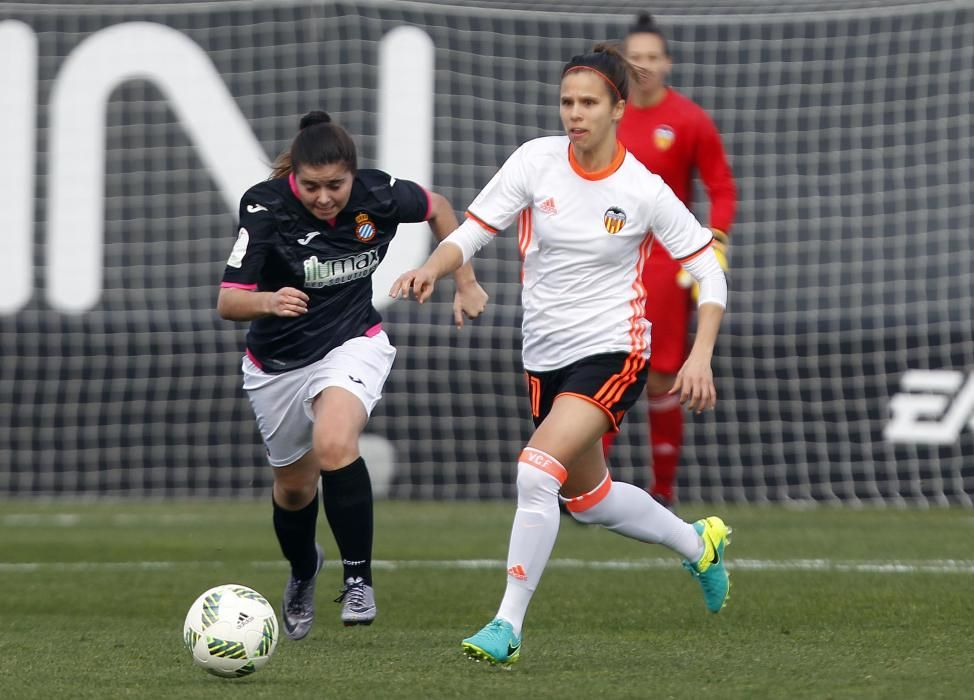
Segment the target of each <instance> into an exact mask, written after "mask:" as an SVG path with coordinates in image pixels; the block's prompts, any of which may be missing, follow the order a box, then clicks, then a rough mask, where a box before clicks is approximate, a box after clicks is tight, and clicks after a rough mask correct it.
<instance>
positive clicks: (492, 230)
mask: <svg viewBox="0 0 974 700" xmlns="http://www.w3.org/2000/svg"><path fill="white" fill-rule="evenodd" d="M466 217H467V218H468V219H473V220H474V221H475V222H477V223H478V224H480V226H481V228H483V229H485V230H487V231H489V232H490V233H493V234H494V235H497V229H496V228H494V227H493V226H491V225H490V224H488V223H487V222H486V221H484V220H483V219H481V218H480V217H479V216H477V215H476V214H474V213H473V212H472V211H468V212H467V213H466Z"/></svg>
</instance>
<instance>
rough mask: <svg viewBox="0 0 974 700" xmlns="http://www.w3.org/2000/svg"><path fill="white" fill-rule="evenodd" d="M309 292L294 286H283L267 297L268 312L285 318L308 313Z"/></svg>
mask: <svg viewBox="0 0 974 700" xmlns="http://www.w3.org/2000/svg"><path fill="white" fill-rule="evenodd" d="M309 300H310V299H309V297H308V295H307V294H305V293H304V292H302V291H301V290H300V289H295V288H294V287H281V288H280V289H278V290H277V291H276V292H272V293H271V294H270V296H269V297H268V299H267V313H269V314H272V315H274V316H283V317H284V318H295V317H296V316H302V315H304V314H306V313H308V301H309Z"/></svg>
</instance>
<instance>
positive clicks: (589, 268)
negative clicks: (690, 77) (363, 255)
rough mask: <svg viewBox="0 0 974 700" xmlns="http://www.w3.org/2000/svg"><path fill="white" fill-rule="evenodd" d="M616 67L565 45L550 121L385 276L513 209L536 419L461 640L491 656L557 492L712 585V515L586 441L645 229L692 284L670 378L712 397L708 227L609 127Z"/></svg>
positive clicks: (713, 323) (426, 292)
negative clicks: (495, 568) (657, 489)
mask: <svg viewBox="0 0 974 700" xmlns="http://www.w3.org/2000/svg"><path fill="white" fill-rule="evenodd" d="M632 70H634V69H633V68H632V67H631V66H630V65H629V64H628V63H627V62H626V61H625V59H624V58H623V57H622V56H621V55H620V54H619V53H618V52H617V51H616V50H615V49H613V48H611V47H608V46H597V47H595V49H594V52H593V53H590V54H585V55H581V56H575V57H574V58H572V60H571V61H570V62H569V63H568V64H567V65H566V66H565V68H564V70H563V71H562V79H561V119H562V123H563V124H564V127H565V131H566V132H567V133H566V135H565V136H553V137H545V138H539V139H534V140H533V141H528V142H527V143H525V144H524V145H522V146H521V147H520V148H519V149H518V150H517V151H515V152H514V154H513V155H511V157H510V158H509V159H508V160H507V162H506V163H505V164H504V165H503V167H502V168H501V169H500V171H498V173H497V174H496V175H495V176H494V178H493V179H492V180H491V181H490V182H489V183H488V184H487V186H486V187H485V188H484V189H483V191H482V192H481V193H480V194H479V195H478V196H477V198H476V199H475V200H474V201H473V203H472V204H471V205H470V208H469V210H468V212H467V220H466V221H465V222H464V223H463V224H462V225H461V226H460V227H459V228H458V229H457V230H456V231H454V232H453V233H452V234H451V235H450V236H449V237H447V238H446V239H445V240H444V241H443V243H441V244H440V245H439V246H438V247H437V248H436V250H435V251H434V252H433V254H432V255H431V256H430V258H429V259H428V260H427V261H426V263H424V265H423V266H422V267H421V268H419V269H418V270H412V271H410V272H407V273H405V274H403V275H402V276H401V277H400V278H399V279H398V280H397V281H396V283H395V284H394V285H393V287H392V289H391V291H390V294H391V295H392V296H393V297H396V296H398V295H399V294H400V293H401V294H402V295H403V296H404V297H405V296H408V295H409V294H410V292H412V293H413V294H414V295H415V297H416V298H417V299H418V300H419V301H420V302H421V303H422V302H423V301H425V300H426V299H428V298H429V296H430V294H431V293H432V291H433V287H434V284H435V282H436V280H438V279H440V278H441V277H443V276H445V275H447V274H449V273H450V272H452V271H453V270H456V269H457V268H459V267H460V266H461V265H463V264H464V263H465V262H466V261H468V260H469V259H470V258H471V257H472V256H473V255H474V253H475V252H476V251H477V250H479V249H480V248H481V247H483V246H484V245H486V244H487V243H488V242H490V240H491V239H492V238H493V237H494V235H495V234H496V233H497V232H498V231H500V230H502V229H504V228H506V227H507V226H509V225H510V224H511V223H513V222H514V220H515V219H517V221H518V238H519V244H520V250H521V254H522V255H523V258H524V289H523V294H522V302H523V306H524V321H523V325H522V330H523V361H524V368H525V370H526V373H527V376H528V385H529V395H530V400H531V413H532V416H533V417H534V422H535V425H536V426H537V430H536V431H535V433H534V435H533V436H532V437H531V440H530V441H529V442H528V444H527V446H526V447H525V448H524V450H523V451H522V452H521V455H520V458H519V460H518V466H517V512H516V514H515V516H514V524H513V528H512V531H511V541H510V548H509V551H508V558H507V589H506V591H505V593H504V598H503V600H502V602H501V605H500V608H499V610H498V612H497V615H496V617H495V619H494V620H492V621H491V622H490V623H488V624H487V625H486V626H485V627H484V628H483V629H481V630H480V631H479V632H478V633H477V634H475V635H473V636H471V637H468V638H467V639H464V640H463V643H462V648H463V650H464V651H465V653H466V654H468V655H469V656H471V657H473V658H476V659H483V660H486V661H489V662H490V663H494V664H503V665H507V664H510V663H513V662H514V661H516V660H517V659H518V657H519V654H520V649H521V626H522V623H523V621H524V615H525V612H526V610H527V607H528V603H529V602H530V600H531V596H532V594H533V593H534V590H535V588H536V587H537V585H538V581H539V580H540V578H541V574H542V572H543V571H544V568H545V565H546V563H547V561H548V557H549V556H550V554H551V550H552V548H553V546H554V543H555V538H556V536H557V534H558V524H559V520H560V518H559V509H558V499H559V497H560V498H561V499H562V500H563V501H564V502H565V503H566V506H567V508H568V510H569V511H570V512H571V514H572V515H573V516H574V517H575V518H576V519H577V520H579V521H581V522H583V523H594V524H599V525H602V526H604V527H606V528H608V529H610V530H612V531H614V532H618V533H619V534H621V535H625V536H627V537H631V538H634V539H637V540H641V541H643V542H649V543H658V544H662V545H665V546H666V547H669V548H670V549H672V550H673V551H675V552H677V553H678V554H680V555H681V556H682V557H683V559H684V565H685V566H686V567H687V568H688V569H689V570H690V572H691V573H692V574H693V575H694V576H695V577H696V578H697V579H698V581H699V582H700V584H701V586H702V588H703V593H704V599H705V603H706V605H707V608H708V609H709V610H710V611H711V612H718V611H719V610H720V609H721V608H722V607H723V605H724V603H725V601H726V599H727V593H728V590H729V585H730V583H729V580H728V576H727V571H726V569H725V568H724V561H723V553H724V547H725V546H726V545H727V543H728V534H729V532H730V530H729V528H728V527H727V526H726V525H725V524H724V523H723V521H721V520H720V518H717V517H709V518H706V519H703V520H700V521H698V522H696V523H693V524H690V523H686V522H684V521H682V520H680V519H679V518H678V517H677V516H676V515H674V514H673V513H671V512H670V511H668V510H667V509H666V508H664V507H663V506H661V505H660V504H659V503H657V502H656V501H655V500H653V498H652V497H651V496H650V495H649V494H648V493H646V492H645V491H643V490H642V489H639V488H637V487H635V486H633V485H631V484H626V483H622V482H613V481H612V479H611V478H610V476H609V473H608V469H607V468H606V464H605V459H604V457H603V454H602V447H601V437H602V435H603V434H604V433H606V432H608V431H617V430H618V426H619V423H620V422H621V419H622V417H623V415H624V414H625V412H626V410H627V409H628V408H630V407H631V406H632V404H633V403H634V402H635V401H636V399H637V398H638V397H639V395H640V392H641V391H642V389H643V386H644V385H645V382H646V373H647V363H648V361H649V348H650V342H649V341H650V324H649V322H648V321H646V319H645V318H644V315H643V311H644V304H645V289H644V288H643V286H642V283H641V276H642V269H643V265H644V264H645V262H646V258H647V256H648V254H649V249H650V243H651V242H652V240H653V238H654V236H655V238H657V239H658V240H659V241H660V242H661V243H662V244H663V245H664V246H666V248H667V249H668V250H669V252H670V254H671V255H672V256H673V257H674V258H675V259H677V260H679V261H680V262H681V263H682V264H683V266H684V267H685V268H686V269H687V271H689V272H690V274H692V275H693V276H694V277H695V278H696V279H697V280H698V282H699V284H700V296H699V302H698V304H699V313H698V321H697V333H696V341H695V343H694V347H693V349H692V350H691V352H690V355H689V357H688V358H687V360H686V363H685V364H684V365H683V368H682V369H681V370H680V373H679V375H678V377H677V380H676V385H675V386H674V388H673V392H674V393H679V396H680V399H681V401H682V402H683V403H684V405H686V406H687V407H688V408H690V409H691V410H696V411H697V412H700V411H702V410H704V409H707V408H711V407H713V405H714V403H715V401H716V398H717V393H716V389H715V388H714V382H713V374H712V372H711V368H710V361H711V356H712V354H713V349H714V342H715V340H716V338H717V332H718V328H719V326H720V321H721V317H722V316H723V312H724V306H725V303H726V298H727V285H726V281H725V279H724V274H723V272H722V271H721V268H720V265H719V264H718V262H717V258H716V257H715V255H714V252H713V250H712V249H711V244H712V242H713V235H712V233H711V232H710V231H709V230H708V229H706V228H704V227H703V226H701V225H700V224H699V223H698V222H697V221H696V219H694V218H693V215H692V214H690V212H688V211H687V209H686V207H684V206H683V204H682V203H681V202H680V201H679V199H677V197H676V196H675V195H674V194H673V192H672V191H671V190H670V189H669V188H668V187H667V186H666V185H665V184H664V183H663V181H662V179H661V178H660V177H658V176H657V175H654V174H653V173H651V172H649V171H648V170H647V169H646V168H645V167H644V166H643V165H642V164H641V163H640V162H639V161H638V160H636V159H635V158H634V157H633V156H632V155H630V154H629V153H628V152H627V151H626V150H625V148H623V146H622V145H621V144H620V143H619V142H618V141H617V140H616V126H617V124H618V122H619V119H621V118H622V113H623V109H624V108H625V104H626V103H625V100H626V97H627V95H628V80H629V73H630V72H631V71H632Z"/></svg>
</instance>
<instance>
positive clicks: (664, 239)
mask: <svg viewBox="0 0 974 700" xmlns="http://www.w3.org/2000/svg"><path fill="white" fill-rule="evenodd" d="M653 177H654V178H655V179H656V180H657V185H658V189H657V193H656V197H655V200H654V201H653V202H652V211H651V214H650V228H651V229H652V231H653V234H654V235H655V236H656V238H657V240H659V242H660V243H662V244H663V247H664V248H666V250H667V251H668V252H669V254H670V255H671V256H672V257H673V259H674V260H676V261H677V262H684V261H686V260H689V259H691V258H693V257H694V256H695V255H697V254H698V253H700V252H701V251H703V250H705V249H706V248H707V246H709V245H710V242H711V241H712V240H713V238H714V235H713V233H712V232H711V231H710V229H707V228H704V227H703V226H702V225H701V224H700V222H699V221H697V219H696V217H694V216H693V214H691V213H690V211H689V210H688V209H687V208H686V206H685V205H684V204H683V202H681V201H680V200H679V198H678V197H677V196H676V195H675V194H673V190H671V189H670V188H669V187H667V186H666V184H665V183H663V181H662V179H661V178H659V176H655V175H654V176H653Z"/></svg>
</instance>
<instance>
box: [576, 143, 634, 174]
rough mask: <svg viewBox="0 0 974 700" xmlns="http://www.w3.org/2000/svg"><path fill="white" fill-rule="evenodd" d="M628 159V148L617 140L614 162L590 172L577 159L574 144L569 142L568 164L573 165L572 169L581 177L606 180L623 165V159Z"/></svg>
mask: <svg viewBox="0 0 974 700" xmlns="http://www.w3.org/2000/svg"><path fill="white" fill-rule="evenodd" d="M625 159H626V149H625V146H623V145H622V142H621V141H616V152H615V155H613V156H612V162H610V163H609V164H608V165H607V166H605V167H604V168H602V169H601V170H595V171H592V172H589V171H588V170H585V169H584V168H583V167H582V166H581V165H579V164H578V161H577V160H575V151H574V150H573V149H572V145H571V144H568V164H569V165H571V166H572V170H574V171H575V173H576V174H577V175H579V176H580V177H584V178H585V179H586V180H604V179H605V178H607V177H609V175H611V174H612V173H614V172H615V171H616V170H618V169H619V168H621V167H622V161H624V160H625Z"/></svg>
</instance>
